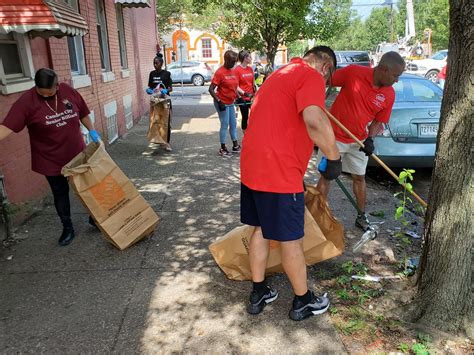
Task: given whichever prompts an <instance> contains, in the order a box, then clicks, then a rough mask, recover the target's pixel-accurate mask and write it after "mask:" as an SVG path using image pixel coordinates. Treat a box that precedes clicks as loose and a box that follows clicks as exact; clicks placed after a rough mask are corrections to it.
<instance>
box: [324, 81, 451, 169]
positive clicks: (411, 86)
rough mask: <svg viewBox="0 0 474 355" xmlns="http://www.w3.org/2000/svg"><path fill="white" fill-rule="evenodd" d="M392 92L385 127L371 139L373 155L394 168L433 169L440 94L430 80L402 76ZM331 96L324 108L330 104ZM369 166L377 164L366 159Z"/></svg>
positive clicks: (439, 90)
mask: <svg viewBox="0 0 474 355" xmlns="http://www.w3.org/2000/svg"><path fill="white" fill-rule="evenodd" d="M393 88H394V89H395V103H394V105H393V109H392V114H391V116H390V120H389V123H388V124H386V125H384V130H383V132H381V133H380V134H379V135H378V136H376V137H375V139H374V144H375V151H374V153H375V154H376V155H377V156H378V157H379V158H380V159H382V160H383V161H384V162H385V163H386V164H387V165H388V166H390V167H394V168H407V169H408V168H429V167H432V166H433V162H434V156H435V151H436V136H437V134H438V125H439V118H440V112H441V100H442V98H443V90H442V89H441V88H440V87H439V86H438V85H436V84H434V83H433V82H431V81H430V80H428V79H426V78H423V77H420V76H417V75H413V74H403V75H402V76H400V79H399V81H398V83H395V84H394V85H393ZM334 99H335V95H334V94H333V95H331V96H330V97H329V98H328V100H327V104H328V105H330V104H332V102H334ZM369 166H378V163H377V162H376V161H375V160H373V159H369Z"/></svg>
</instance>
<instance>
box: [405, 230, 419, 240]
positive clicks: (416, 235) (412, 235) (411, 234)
mask: <svg viewBox="0 0 474 355" xmlns="http://www.w3.org/2000/svg"><path fill="white" fill-rule="evenodd" d="M405 234H406V235H408V236H409V237H412V238H415V239H421V236H420V235H418V234H416V233H415V232H413V231H407V232H405Z"/></svg>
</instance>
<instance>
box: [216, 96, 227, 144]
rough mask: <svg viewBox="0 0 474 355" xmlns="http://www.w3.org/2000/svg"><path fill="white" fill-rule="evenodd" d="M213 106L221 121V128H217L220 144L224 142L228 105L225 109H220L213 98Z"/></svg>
mask: <svg viewBox="0 0 474 355" xmlns="http://www.w3.org/2000/svg"><path fill="white" fill-rule="evenodd" d="M214 107H215V108H216V111H217V114H218V115H219V121H220V122H221V128H220V130H219V139H220V140H221V144H225V141H226V134H227V129H228V128H229V114H228V113H227V112H228V111H229V107H226V109H225V111H220V110H219V106H218V105H217V102H216V101H215V100H214Z"/></svg>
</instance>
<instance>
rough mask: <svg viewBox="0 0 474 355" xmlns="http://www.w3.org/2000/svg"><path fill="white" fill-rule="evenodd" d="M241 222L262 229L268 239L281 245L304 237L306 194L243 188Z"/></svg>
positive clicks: (241, 194) (241, 191)
mask: <svg viewBox="0 0 474 355" xmlns="http://www.w3.org/2000/svg"><path fill="white" fill-rule="evenodd" d="M240 221H241V222H242V223H244V224H248V225H250V226H257V227H262V232H263V237H264V238H265V239H271V240H277V241H280V242H285V241H291V240H297V239H301V238H303V236H304V193H303V192H300V193H289V194H287V193H273V192H262V191H255V190H252V189H249V188H248V187H247V186H245V185H244V184H240Z"/></svg>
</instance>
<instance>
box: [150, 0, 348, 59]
mask: <svg viewBox="0 0 474 355" xmlns="http://www.w3.org/2000/svg"><path fill="white" fill-rule="evenodd" d="M165 2H167V3H166V6H164V3H165ZM176 3H179V1H178V0H166V1H160V2H159V3H158V12H160V11H161V9H162V7H163V14H162V15H161V14H160V15H159V18H161V17H165V16H167V15H168V14H175V13H176V11H175V10H174V9H173V4H176ZM350 3H351V1H350V0H240V1H235V0H202V1H197V0H194V1H193V0H186V1H185V5H184V6H183V5H180V6H181V7H180V9H182V10H183V11H185V12H186V19H187V20H188V21H190V22H191V23H192V25H193V27H194V28H207V29H212V30H213V31H214V32H215V33H216V34H218V35H219V36H220V37H222V38H224V39H225V40H226V41H228V42H229V43H230V44H231V45H233V46H235V47H238V48H246V49H249V50H257V51H260V52H264V53H265V54H266V55H267V60H268V61H269V62H271V63H272V64H273V62H274V58H275V55H276V53H277V50H278V47H279V46H280V45H282V44H286V43H290V42H292V41H296V40H298V39H302V38H306V39H315V40H317V41H318V42H319V41H325V40H328V39H330V38H332V37H334V36H335V35H336V34H337V33H338V32H339V31H341V30H342V29H343V28H344V27H345V26H347V24H348V23H349V14H350V11H349V7H350ZM186 10H187V11H186ZM164 29H166V28H165V27H163V30H164Z"/></svg>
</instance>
